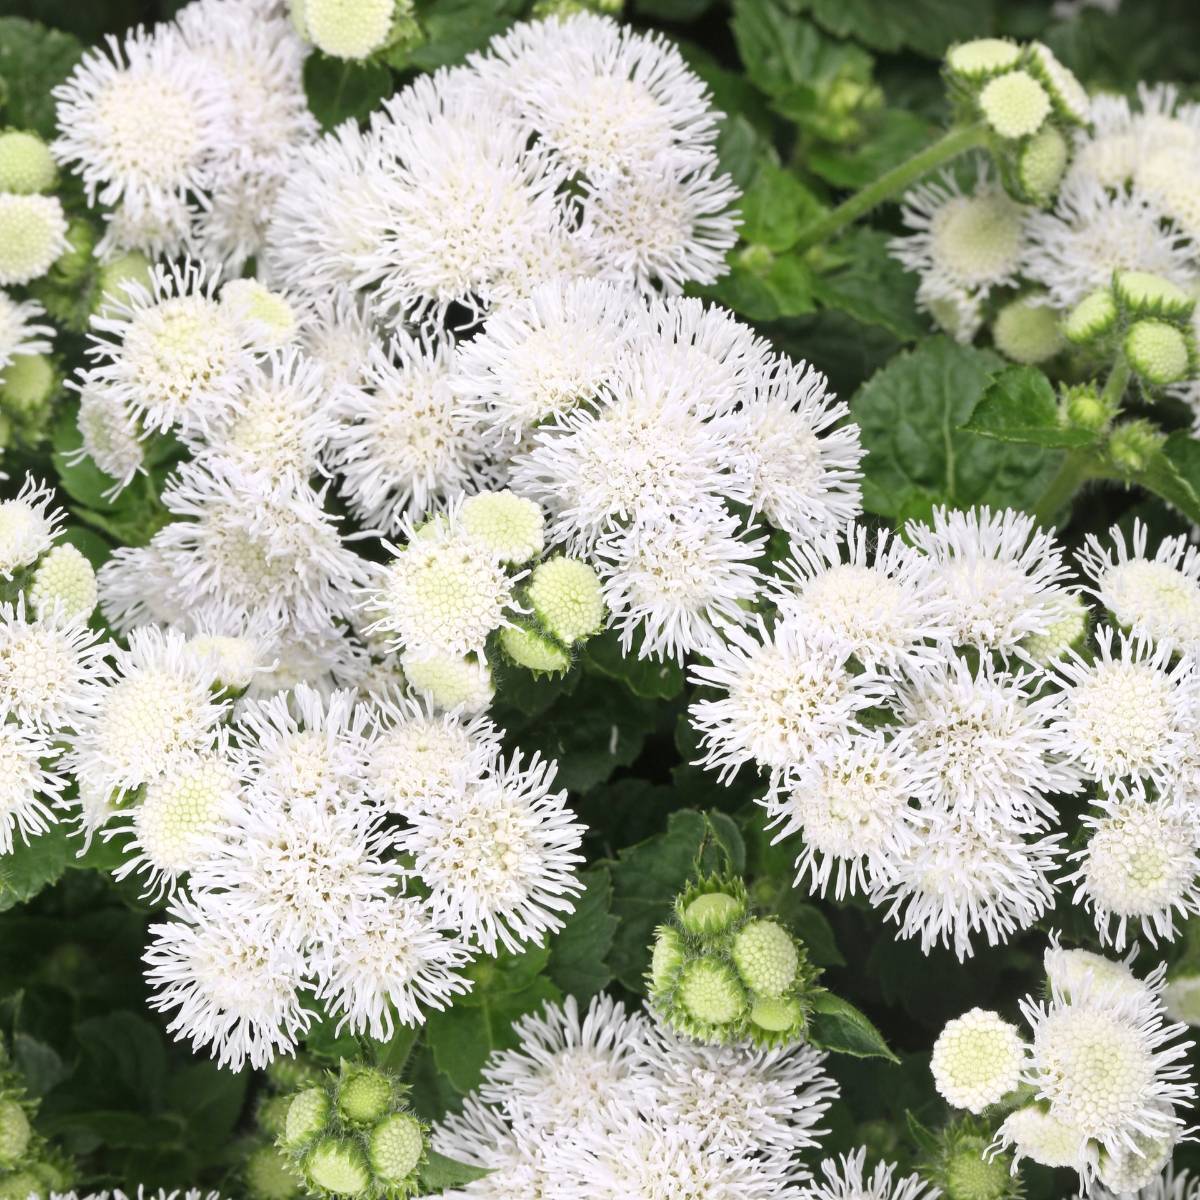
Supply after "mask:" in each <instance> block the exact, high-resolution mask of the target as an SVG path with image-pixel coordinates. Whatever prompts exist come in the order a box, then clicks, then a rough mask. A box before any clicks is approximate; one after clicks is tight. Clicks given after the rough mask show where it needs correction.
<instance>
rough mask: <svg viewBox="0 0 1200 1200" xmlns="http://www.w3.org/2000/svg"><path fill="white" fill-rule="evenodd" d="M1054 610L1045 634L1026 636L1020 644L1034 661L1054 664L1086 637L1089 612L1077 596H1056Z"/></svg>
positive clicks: (1089, 617)
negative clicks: (1053, 615)
mask: <svg viewBox="0 0 1200 1200" xmlns="http://www.w3.org/2000/svg"><path fill="white" fill-rule="evenodd" d="M1054 608H1055V618H1054V621H1053V622H1052V623H1051V625H1050V627H1049V628H1048V629H1047V630H1046V632H1045V633H1034V634H1030V635H1029V636H1028V637H1027V638H1025V640H1024V641H1023V642H1022V643H1021V645H1022V646H1023V648H1024V650H1025V652H1026V654H1028V655H1029V657H1030V658H1032V659H1033V660H1034V662H1039V663H1051V662H1055V661H1057V660H1058V659H1060V658H1062V656H1063V655H1064V654H1066V652H1067V651H1068V650H1072V649H1077V648H1079V647H1080V646H1082V645H1083V641H1084V639H1085V638H1086V637H1087V632H1088V626H1089V624H1090V621H1091V610H1090V609H1089V608H1088V606H1087V605H1086V604H1085V603H1084V602H1083V601H1082V600H1081V599H1080V598H1079V597H1078V596H1076V595H1062V596H1058V597H1056V598H1055V601H1054Z"/></svg>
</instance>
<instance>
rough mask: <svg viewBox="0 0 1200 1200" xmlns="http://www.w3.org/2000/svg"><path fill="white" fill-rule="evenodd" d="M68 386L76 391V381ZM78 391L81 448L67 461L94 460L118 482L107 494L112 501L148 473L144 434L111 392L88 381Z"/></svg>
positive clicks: (77, 420) (73, 463) (78, 423)
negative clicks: (139, 477) (137, 476)
mask: <svg viewBox="0 0 1200 1200" xmlns="http://www.w3.org/2000/svg"><path fill="white" fill-rule="evenodd" d="M67 386H68V387H69V388H71V389H72V390H75V388H76V384H75V381H74V380H71V381H69V382H68V384H67ZM78 390H79V412H78V415H77V416H76V424H77V425H78V426H79V436H80V440H81V445H80V448H79V449H78V450H77V451H76V452H75V453H74V454H73V455H72V456H71V457H70V458H68V460H67V461H68V462H69V463H71V464H72V465H75V464H76V463H79V462H82V461H83V460H84V459H85V458H90V459H91V460H92V462H94V463H95V464H96V466H97V467H99V468H100V470H101V471H103V472H104V474H105V475H108V476H110V477H111V478H112V479H114V480H115V481H116V482H115V483H114V484H113V485H112V487H110V488H109V489H108V490H107V491H105V493H104V497H105V499H107V500H112V499H115V498H116V497H117V496H118V495H119V494H120V493H121V492H122V491H124V490H125V488H127V487H128V486H129V485H130V484H131V483H132V482H133V478H134V476H135V475H138V474H139V473H141V474H144V473H145V470H146V467H145V462H146V451H145V447H144V445H143V441H142V431H141V429H140V428H139V426H138V423H137V421H136V420H135V419H134V417H133V415H132V414H131V413H130V411H129V409H128V407H127V406H126V405H125V403H124V402H123V401H122V400H120V399H119V398H118V397H117V396H116V395H114V394H113V393H112V392H110V391H109V390H108V389H107V388H105V387H103V386H97V385H96V384H94V383H89V382H88V381H87V380H86V379H85V380H84V381H83V383H82V386H79V389H78Z"/></svg>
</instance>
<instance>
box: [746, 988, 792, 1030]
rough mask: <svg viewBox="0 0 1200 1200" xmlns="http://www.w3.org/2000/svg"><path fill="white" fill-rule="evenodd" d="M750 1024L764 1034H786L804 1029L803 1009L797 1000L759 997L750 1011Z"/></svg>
mask: <svg viewBox="0 0 1200 1200" xmlns="http://www.w3.org/2000/svg"><path fill="white" fill-rule="evenodd" d="M750 1024H751V1025H752V1026H757V1028H758V1029H761V1030H762V1031H763V1032H764V1033H766V1034H775V1035H779V1034H787V1033H790V1032H793V1031H796V1032H802V1031H803V1029H804V1024H805V1022H804V1009H803V1007H802V1006H801V1004H800V1001H799V1000H790V999H780V998H778V997H776V996H760V997H759V998H758V999H756V1000H755V1001H754V1004H753V1005H752V1006H751V1009H750Z"/></svg>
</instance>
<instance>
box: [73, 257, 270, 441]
mask: <svg viewBox="0 0 1200 1200" xmlns="http://www.w3.org/2000/svg"><path fill="white" fill-rule="evenodd" d="M215 292H216V277H215V276H212V275H208V274H207V273H206V272H205V269H204V268H203V267H202V266H200V265H199V264H197V263H191V262H189V263H187V264H185V265H184V266H183V267H182V268H180V267H179V266H176V265H173V266H171V267H170V268H169V269H168V268H166V267H157V268H156V269H155V273H154V284H153V289H152V290H151V291H147V290H145V289H144V288H142V287H140V286H138V285H133V286H131V287H129V288H128V289H126V292H125V295H124V297H122V298H121V299H117V300H113V301H112V302H111V303H110V304H109V305H108V306H107V307H106V308H105V310H104V312H103V313H102V314H99V315H97V316H96V318H95V320H94V322H93V326H94V328H95V329H96V330H97V331H98V332H97V333H94V334H92V335H91V336H92V341H93V343H94V345H93V346H91V347H90V348H89V351H88V353H89V355H90V356H91V358H92V359H93V361H94V365H93V366H91V367H89V368H88V370H87V371H86V372H85V373H84V378H83V386H84V388H85V389H90V388H100V389H103V390H104V391H105V392H107V393H108V394H109V395H110V396H111V398H112V400H113V401H115V402H116V403H118V404H119V405H121V406H122V407H123V409H124V410H125V411H127V412H128V413H129V414H130V415H131V416H134V417H136V418H138V420H139V421H140V422H141V424H142V425H143V426H144V427H145V428H146V429H147V430H161V431H163V432H166V431H167V430H169V429H172V428H175V427H179V428H181V429H182V430H183V432H185V433H192V432H195V433H201V434H203V433H207V432H208V429H209V426H210V423H212V422H214V421H217V420H219V419H220V418H221V417H222V416H224V415H226V414H227V413H228V412H229V411H230V410H231V409H232V408H233V406H234V404H235V403H236V401H237V400H238V397H239V394H240V392H241V389H242V387H243V386H244V385H245V384H246V382H247V381H248V379H249V376H250V372H251V370H252V368H253V365H254V357H255V356H254V346H253V330H252V328H251V327H250V326H248V325H243V324H242V323H241V322H239V321H238V320H237V319H236V318H235V317H234V316H233V315H232V314H231V313H230V312H229V310H228V309H226V308H224V307H222V305H221V304H219V303H218V301H217V299H216V295H215Z"/></svg>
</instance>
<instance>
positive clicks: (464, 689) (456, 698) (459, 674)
mask: <svg viewBox="0 0 1200 1200" xmlns="http://www.w3.org/2000/svg"><path fill="white" fill-rule="evenodd" d="M401 666H402V667H403V668H404V676H405V678H406V679H407V680H408V682H409V683H410V684H412V686H413V687H414V688H415V689H416V690H417V691H418V692H423V693H424V694H425V695H426V696H427V697H428V698H429V699H430V700H432V701H433V703H434V704H436V705H437V707H438V708H444V709H451V708H458V707H459V706H460V705H461V706H462V707H463V708H464V709H465V710H466V711H467V712H481V711H482V710H483V709H485V708H486V707H487V706H488V704H489V703H490V702H491V699H492V697H493V696H494V695H495V694H496V688H495V685H494V684H493V683H492V672H491V671H490V669H489V668H488V665H487V661H486V659H484V658H482V657H477V656H475V655H467V657H465V658H455V657H454V656H453V655H450V654H435V655H432V656H431V657H429V658H421V659H415V658H410V657H408V656H407V655H406V656H405V657H404V658H403V659H401Z"/></svg>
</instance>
